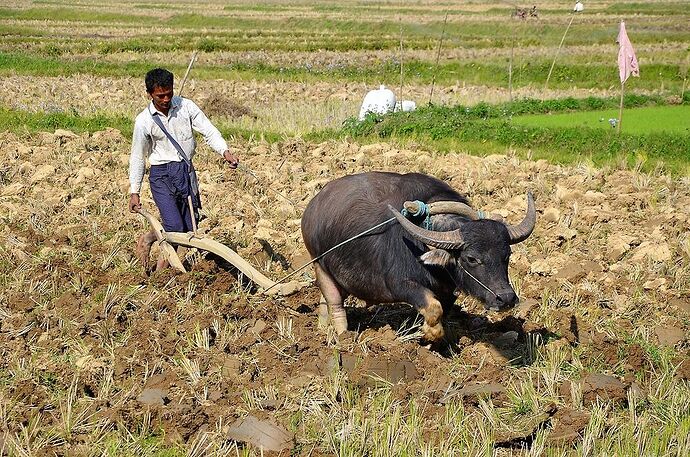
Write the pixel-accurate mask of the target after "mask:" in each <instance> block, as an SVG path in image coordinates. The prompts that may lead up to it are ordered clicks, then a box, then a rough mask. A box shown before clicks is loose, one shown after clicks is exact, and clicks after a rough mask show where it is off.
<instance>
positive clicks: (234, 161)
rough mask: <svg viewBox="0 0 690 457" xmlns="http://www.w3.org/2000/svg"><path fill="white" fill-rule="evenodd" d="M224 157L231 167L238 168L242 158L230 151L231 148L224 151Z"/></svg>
mask: <svg viewBox="0 0 690 457" xmlns="http://www.w3.org/2000/svg"><path fill="white" fill-rule="evenodd" d="M223 158H224V159H225V161H226V162H227V163H228V165H230V168H233V169H234V168H237V165H239V163H240V159H238V158H237V156H236V155H235V154H233V153H232V152H230V150H229V149H226V150H225V152H223Z"/></svg>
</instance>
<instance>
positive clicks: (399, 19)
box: [393, 0, 403, 111]
mask: <svg viewBox="0 0 690 457" xmlns="http://www.w3.org/2000/svg"><path fill="white" fill-rule="evenodd" d="M400 9H401V11H402V0H400ZM398 21H399V22H400V92H399V95H400V111H402V100H403V94H402V90H403V26H402V13H400V16H399V17H398ZM393 111H395V106H393Z"/></svg>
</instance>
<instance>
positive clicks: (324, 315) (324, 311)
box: [316, 303, 329, 330]
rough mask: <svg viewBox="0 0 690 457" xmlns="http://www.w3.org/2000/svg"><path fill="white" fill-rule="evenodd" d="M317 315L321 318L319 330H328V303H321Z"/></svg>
mask: <svg viewBox="0 0 690 457" xmlns="http://www.w3.org/2000/svg"><path fill="white" fill-rule="evenodd" d="M316 314H317V316H318V317H319V328H320V329H321V330H325V329H327V328H328V321H329V317H328V305H327V304H326V303H319V307H318V308H317V309H316Z"/></svg>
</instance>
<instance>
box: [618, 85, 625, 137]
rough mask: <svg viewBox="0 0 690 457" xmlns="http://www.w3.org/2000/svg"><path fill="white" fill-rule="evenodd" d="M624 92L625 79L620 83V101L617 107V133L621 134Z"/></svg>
mask: <svg viewBox="0 0 690 457" xmlns="http://www.w3.org/2000/svg"><path fill="white" fill-rule="evenodd" d="M624 92H625V81H623V82H622V83H621V102H620V106H619V107H618V124H617V125H616V126H617V128H618V134H619V135H620V134H621V125H622V124H623V94H624Z"/></svg>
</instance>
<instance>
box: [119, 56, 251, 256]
mask: <svg viewBox="0 0 690 457" xmlns="http://www.w3.org/2000/svg"><path fill="white" fill-rule="evenodd" d="M145 83H146V92H147V93H148V95H149V97H150V98H151V103H149V105H148V106H147V107H146V108H145V109H144V110H143V111H142V112H141V113H139V115H138V116H137V117H136V120H135V122H134V134H133V137H132V149H131V152H130V157H129V184H130V196H129V210H130V212H133V213H136V212H137V211H138V210H139V209H140V208H141V201H140V198H139V193H140V191H141V182H142V180H143V177H144V171H145V168H146V159H147V158H148V160H149V163H150V164H151V168H150V171H149V184H150V186H151V194H152V195H153V200H154V201H155V202H156V206H157V207H158V210H159V211H160V215H161V219H162V222H163V228H165V230H166V231H169V232H189V231H192V230H193V226H194V224H195V223H196V222H197V221H198V210H199V208H201V200H200V199H199V189H198V184H197V179H196V173H195V171H194V166H193V165H192V158H193V157H194V152H195V149H196V141H195V139H194V133H193V131H192V130H195V131H197V132H199V133H200V134H201V135H202V136H203V137H204V139H205V140H206V143H207V144H208V145H209V146H210V147H211V148H212V149H213V150H215V151H216V152H217V153H218V154H220V155H221V156H223V158H224V159H225V160H226V161H227V162H228V164H229V166H230V168H233V169H234V168H237V165H238V164H239V160H238V158H237V157H236V156H235V155H234V154H232V153H231V152H230V151H229V150H228V145H227V143H226V142H225V140H224V139H223V137H222V135H221V134H220V132H219V131H218V129H217V128H216V127H214V126H213V124H212V123H211V122H210V121H209V120H208V118H207V117H206V115H205V114H204V113H203V112H202V111H201V109H200V108H199V107H198V106H197V105H196V104H195V103H194V102H192V101H191V100H188V99H186V98H182V97H178V96H174V95H173V74H172V73H170V72H169V71H168V70H165V69H162V68H156V69H154V70H151V71H149V72H148V73H147V74H146V77H145ZM190 200H191V202H192V209H191V211H190V207H189V201H190ZM192 213H193V214H194V219H195V220H194V221H192ZM155 240H156V234H155V233H154V232H149V233H146V234H144V235H142V236H141V237H140V238H139V240H138V241H137V257H138V258H139V260H140V261H141V262H142V264H143V265H144V268H146V269H148V257H149V252H150V250H151V245H152V244H153V242H154V241H155ZM163 266H165V262H163V261H161V260H159V262H158V267H163Z"/></svg>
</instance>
